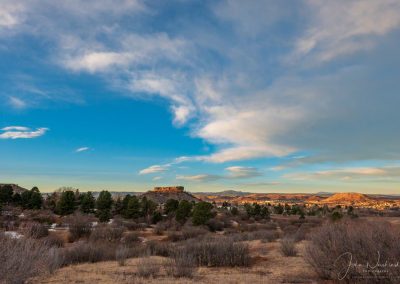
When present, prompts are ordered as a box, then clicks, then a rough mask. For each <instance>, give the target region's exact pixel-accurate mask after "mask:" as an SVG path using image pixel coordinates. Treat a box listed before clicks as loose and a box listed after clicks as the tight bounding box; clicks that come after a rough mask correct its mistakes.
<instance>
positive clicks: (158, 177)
mask: <svg viewBox="0 0 400 284" xmlns="http://www.w3.org/2000/svg"><path fill="white" fill-rule="evenodd" d="M160 179H162V177H160V176H157V177H153V180H154V181H156V180H160Z"/></svg>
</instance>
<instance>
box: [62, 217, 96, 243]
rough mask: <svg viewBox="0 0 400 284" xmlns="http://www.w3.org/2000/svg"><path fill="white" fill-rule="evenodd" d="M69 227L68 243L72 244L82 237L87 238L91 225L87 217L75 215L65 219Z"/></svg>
mask: <svg viewBox="0 0 400 284" xmlns="http://www.w3.org/2000/svg"><path fill="white" fill-rule="evenodd" d="M66 221H67V223H68V226H69V241H70V242H74V241H77V240H79V239H80V238H83V237H88V236H89V235H90V232H91V228H92V223H91V220H90V219H89V218H88V216H86V215H83V214H80V213H76V214H74V215H72V216H69V217H68V218H67V220H66Z"/></svg>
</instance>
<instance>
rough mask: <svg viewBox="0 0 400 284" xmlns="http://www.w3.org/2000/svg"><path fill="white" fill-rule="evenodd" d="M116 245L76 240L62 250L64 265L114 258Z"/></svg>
mask: <svg viewBox="0 0 400 284" xmlns="http://www.w3.org/2000/svg"><path fill="white" fill-rule="evenodd" d="M115 251H116V247H115V245H113V244H110V243H104V242H97V243H93V242H78V243H76V244H75V245H74V246H72V247H70V248H67V249H65V250H64V265H70V264H75V263H84V262H92V263H94V262H99V261H105V260H114V259H115Z"/></svg>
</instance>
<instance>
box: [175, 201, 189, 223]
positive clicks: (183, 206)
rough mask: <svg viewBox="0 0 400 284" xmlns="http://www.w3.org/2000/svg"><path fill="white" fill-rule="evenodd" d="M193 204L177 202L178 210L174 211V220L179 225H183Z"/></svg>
mask: <svg viewBox="0 0 400 284" xmlns="http://www.w3.org/2000/svg"><path fill="white" fill-rule="evenodd" d="M192 207H193V204H192V203H190V202H189V201H186V200H181V201H180V202H179V206H178V209H177V210H176V215H175V219H176V221H178V222H179V223H181V224H184V223H185V222H186V220H187V218H189V216H190V213H191V212H192Z"/></svg>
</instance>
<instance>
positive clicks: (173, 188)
mask: <svg viewBox="0 0 400 284" xmlns="http://www.w3.org/2000/svg"><path fill="white" fill-rule="evenodd" d="M184 189H185V188H184V187H183V186H158V187H155V188H154V189H153V191H155V192H183V191H184Z"/></svg>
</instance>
